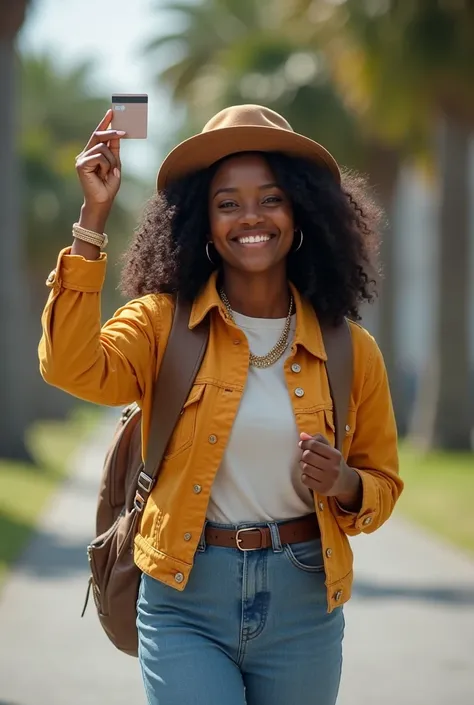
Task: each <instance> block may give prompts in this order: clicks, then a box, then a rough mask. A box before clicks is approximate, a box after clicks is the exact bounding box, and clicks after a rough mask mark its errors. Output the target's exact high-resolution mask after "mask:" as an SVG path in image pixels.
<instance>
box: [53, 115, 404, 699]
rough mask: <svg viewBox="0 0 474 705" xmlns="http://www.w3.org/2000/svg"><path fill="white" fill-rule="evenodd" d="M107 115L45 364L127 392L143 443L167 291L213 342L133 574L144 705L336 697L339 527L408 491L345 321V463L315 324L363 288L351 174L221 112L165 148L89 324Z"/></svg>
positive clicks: (378, 381) (107, 203)
mask: <svg viewBox="0 0 474 705" xmlns="http://www.w3.org/2000/svg"><path fill="white" fill-rule="evenodd" d="M110 121H111V115H110V113H108V114H107V115H106V117H105V118H104V120H103V121H102V123H101V124H100V125H99V128H98V130H97V131H96V132H94V134H93V135H92V137H91V139H90V141H89V143H88V144H87V146H86V148H85V149H84V151H83V152H82V153H81V155H80V156H79V157H78V159H77V170H78V174H79V178H80V181H81V185H82V188H83V191H84V204H83V206H82V210H81V216H80V220H79V224H75V225H74V226H73V235H74V242H73V245H72V248H70V249H69V248H68V249H65V250H63V251H62V252H61V254H60V256H59V260H58V264H57V267H56V269H55V270H54V271H53V272H52V273H51V275H50V276H49V278H48V285H49V287H50V288H51V293H50V297H49V300H48V303H47V304H46V308H45V312H44V316H43V337H42V340H41V343H40V361H41V372H42V374H43V376H44V378H45V379H46V381H48V382H49V383H51V384H54V385H56V386H58V387H61V388H62V389H65V390H66V391H68V392H70V393H71V394H74V395H75V396H78V397H81V398H83V399H87V400H89V401H92V402H96V403H99V404H107V405H122V404H128V403H130V402H132V401H138V403H139V404H140V405H141V407H142V409H143V440H144V447H146V441H147V438H148V434H149V433H152V432H153V429H150V428H149V420H150V410H151V395H152V391H153V386H154V380H155V379H156V375H157V372H158V370H159V367H160V363H161V359H162V354H163V350H164V349H165V347H166V342H167V339H168V335H169V332H170V328H171V323H172V317H173V310H174V295H175V294H176V293H179V295H180V296H182V297H183V298H185V299H188V300H189V301H192V302H193V306H192V312H191V316H190V321H189V325H190V326H191V327H192V326H195V325H197V324H198V323H199V322H200V321H201V320H203V318H204V317H205V316H209V317H210V337H209V343H208V348H207V351H206V354H205V357H204V360H203V363H202V365H201V368H200V370H199V372H198V375H197V377H196V379H195V383H194V386H193V387H192V390H191V393H190V395H189V398H188V400H187V402H186V404H185V406H184V408H183V411H182V414H181V417H180V420H179V422H178V424H177V426H176V428H175V431H174V434H173V436H172V438H171V441H170V443H169V446H168V448H167V452H166V456H165V460H164V462H163V465H162V468H161V472H160V479H159V482H158V483H157V486H156V487H155V488H154V489H153V491H152V493H151V495H150V498H149V500H148V502H147V506H146V508H145V511H144V512H143V515H142V520H141V525H140V530H139V532H138V534H137V536H136V540H135V562H136V564H137V565H138V566H139V568H140V569H141V570H142V571H143V575H142V581H141V587H140V594H139V599H138V605H137V611H138V622H137V624H138V631H139V643H140V654H139V655H140V664H141V669H142V674H143V679H144V683H145V688H146V692H147V697H148V702H149V703H150V705H158V704H159V705H188V704H189V705H191V704H193V705H222V704H223V703H225V705H244V703H247V705H295V704H296V703H298V705H334V703H335V702H336V698H337V692H338V687H339V680H340V673H341V664H342V639H343V630H344V618H343V608H342V605H343V603H345V602H346V601H347V600H348V599H349V597H350V591H351V583H352V553H351V549H350V547H349V543H348V540H347V535H355V534H357V533H360V532H361V531H365V532H371V531H374V530H375V529H377V528H378V527H379V526H380V525H381V524H382V523H383V522H384V521H385V520H386V519H387V518H388V517H389V516H390V514H391V512H392V510H393V507H394V504H395V502H396V500H397V498H398V496H399V494H400V492H401V489H402V483H401V480H400V479H399V477H398V462H397V439H396V430H395V422H394V417H393V411H392V405H391V400H390V393H389V388H388V383H387V376H386V372H385V368H384V364H383V360H382V356H381V354H380V351H379V349H378V347H377V345H376V343H375V341H374V340H373V338H372V337H371V336H370V335H369V334H368V333H367V332H366V331H365V330H364V329H363V328H361V327H360V326H359V325H358V324H356V323H353V322H351V323H350V330H351V337H352V345H353V356H354V363H353V367H354V368H353V383H352V393H351V400H350V411H349V418H348V419H347V425H346V437H345V439H344V446H343V454H342V455H341V453H339V451H337V450H336V449H335V448H334V447H333V444H334V423H333V414H332V403H331V396H330V392H329V386H328V380H327V377H326V374H325V367H324V360H325V350H324V345H323V341H322V335H321V329H320V321H324V320H329V321H331V322H338V321H341V320H343V317H344V316H348V317H350V318H351V319H357V318H358V315H359V307H360V305H361V303H363V302H364V301H370V300H371V299H372V297H373V280H372V271H373V256H374V253H375V250H376V245H377V242H376V240H377V238H376V225H377V211H376V209H375V207H374V206H373V204H372V203H371V201H370V199H369V198H368V196H367V195H366V194H365V193H364V191H363V188H362V185H361V182H360V180H359V179H358V178H356V177H355V176H353V175H352V176H351V175H347V174H346V175H345V176H343V178H342V183H341V174H340V171H339V167H338V165H337V163H336V162H335V160H334V159H333V157H332V156H331V155H330V154H329V153H328V152H327V151H326V150H325V149H324V148H323V147H321V146H320V145H318V144H317V143H315V142H313V141H312V140H309V139H308V138H305V137H303V136H301V135H297V134H295V133H294V132H293V131H292V129H291V127H290V126H289V125H288V123H287V122H286V121H285V120H284V119H283V118H282V117H281V116H279V115H277V114H276V113H274V112H273V111H271V110H268V109H266V108H262V107H260V106H237V107H233V108H229V109H227V110H225V111H223V112H221V113H219V114H218V115H216V116H215V117H214V118H213V119H212V120H211V121H210V122H209V123H208V124H207V125H206V127H205V128H204V130H203V132H202V134H200V135H197V136H195V137H193V138H191V139H190V140H187V141H186V142H184V143H182V144H181V145H179V146H178V147H177V148H176V149H175V150H173V151H172V152H171V154H170V155H168V157H167V159H166V160H165V162H164V163H163V165H162V167H161V169H160V173H159V176H158V193H157V195H156V196H154V197H153V198H152V200H151V203H150V205H149V208H148V210H147V212H146V214H145V217H144V219H143V222H142V224H141V226H140V227H139V228H138V230H137V232H136V233H135V236H134V239H133V241H132V244H131V246H130V249H129V251H128V253H127V255H126V257H125V267H124V272H123V288H124V290H125V292H126V293H127V294H128V295H129V296H131V297H133V298H134V300H132V301H131V302H130V303H128V304H126V305H125V306H124V307H123V308H121V309H120V310H119V311H118V312H117V313H116V314H115V316H114V317H113V318H112V319H111V320H110V321H108V322H107V323H106V324H105V325H104V326H103V327H102V328H101V326H100V290H101V286H102V282H103V278H104V274H105V255H104V254H103V253H102V252H101V248H103V247H104V246H105V240H106V238H105V236H104V235H103V232H104V230H105V225H106V221H107V216H108V214H109V211H110V208H111V206H112V203H113V200H114V198H115V196H116V194H117V191H118V189H119V186H120V168H121V166H120V139H121V137H123V136H124V135H123V133H118V132H114V131H110V130H107V128H108V127H109V124H110Z"/></svg>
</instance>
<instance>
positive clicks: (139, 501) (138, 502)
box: [133, 490, 145, 514]
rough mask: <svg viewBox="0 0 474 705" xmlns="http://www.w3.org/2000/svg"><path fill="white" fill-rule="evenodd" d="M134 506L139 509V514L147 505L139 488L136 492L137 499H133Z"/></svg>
mask: <svg viewBox="0 0 474 705" xmlns="http://www.w3.org/2000/svg"><path fill="white" fill-rule="evenodd" d="M133 506H134V507H135V509H136V510H137V512H138V513H139V514H141V513H142V512H143V509H144V507H145V500H144V499H143V497H142V496H141V494H140V492H139V491H138V490H137V491H136V493H135V499H134V500H133Z"/></svg>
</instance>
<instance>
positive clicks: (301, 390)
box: [295, 387, 304, 397]
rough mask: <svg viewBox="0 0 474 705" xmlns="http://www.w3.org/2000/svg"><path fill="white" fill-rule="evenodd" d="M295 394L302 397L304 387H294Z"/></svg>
mask: <svg viewBox="0 0 474 705" xmlns="http://www.w3.org/2000/svg"><path fill="white" fill-rule="evenodd" d="M295 394H296V396H297V397H304V389H302V388H301V387H296V389H295Z"/></svg>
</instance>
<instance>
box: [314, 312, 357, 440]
mask: <svg viewBox="0 0 474 705" xmlns="http://www.w3.org/2000/svg"><path fill="white" fill-rule="evenodd" d="M321 332H322V334H323V342H324V347H325V349H326V355H327V358H328V359H327V360H326V363H325V364H326V373H327V376H328V382H329V391H330V393H331V399H332V404H333V416H334V428H335V443H334V445H335V447H336V448H337V449H338V450H339V451H340V452H341V453H342V444H343V442H344V437H345V435H346V434H345V431H346V429H345V426H346V423H347V416H348V413H349V402H350V398H351V389H352V374H353V371H352V367H353V354H352V338H351V331H350V328H349V324H348V322H347V320H346V319H344V321H343V322H342V323H341V324H340V325H338V326H328V325H321Z"/></svg>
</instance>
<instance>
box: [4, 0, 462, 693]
mask: <svg viewBox="0 0 474 705" xmlns="http://www.w3.org/2000/svg"><path fill="white" fill-rule="evenodd" d="M120 91H122V92H130V93H148V94H149V130H150V137H149V139H148V140H146V141H143V142H132V141H131V142H129V143H125V144H124V145H123V158H122V159H123V175H124V179H123V186H122V188H121V191H120V194H119V199H118V202H117V204H116V206H115V207H114V211H113V214H112V217H111V219H110V222H109V225H108V231H109V236H110V245H109V249H108V252H109V269H108V280H107V285H106V290H105V293H104V300H103V314H104V318H105V317H106V316H108V315H110V313H112V312H113V310H114V309H115V308H117V307H118V306H119V305H120V304H121V303H122V299H121V297H120V294H119V292H118V291H117V282H118V272H119V267H120V254H121V252H122V250H123V249H124V247H125V245H126V243H127V240H128V238H129V237H130V235H131V232H132V230H133V228H134V225H135V223H136V221H137V218H139V216H140V212H141V209H142V208H143V205H144V203H145V201H146V200H147V198H148V197H149V196H150V195H151V193H152V192H153V189H154V181H155V175H156V172H157V170H158V168H159V165H160V162H161V160H162V159H163V157H164V156H165V155H166V153H167V151H168V150H169V149H170V148H171V147H172V146H174V144H176V143H177V142H178V141H180V140H181V139H183V138H185V137H187V136H189V135H191V134H193V133H195V132H199V131H200V130H201V128H202V126H203V125H204V123H205V122H206V121H207V120H208V119H209V118H210V117H211V116H212V115H213V114H214V113H216V112H217V111H218V110H220V109H221V108H223V107H225V106H227V105H229V104H235V103H261V104H265V105H267V106H269V107H271V108H273V109H275V110H277V111H278V112H280V113H282V114H283V115H284V116H285V117H286V118H287V119H288V120H289V121H290V123H291V124H292V126H293V128H294V129H295V130H296V131H298V132H302V133H304V134H306V135H308V136H309V137H312V138H314V139H316V140H318V141H319V142H322V143H323V144H324V145H325V146H326V147H327V148H328V149H329V150H330V151H331V152H332V153H333V154H334V156H335V157H336V158H337V160H338V161H339V162H340V163H341V164H343V165H345V166H347V167H349V168H353V169H356V170H360V171H362V172H363V173H366V174H368V176H369V178H370V181H371V184H372V185H373V188H374V191H375V193H376V196H377V198H378V199H379V202H380V203H381V204H382V205H383V207H384V209H385V212H386V214H387V224H386V227H385V230H384V233H383V244H382V251H381V257H382V261H383V269H384V281H383V285H382V289H381V295H380V297H379V299H378V301H377V303H376V305H374V306H372V307H370V308H368V309H367V310H366V311H364V320H363V323H364V325H365V326H366V327H368V328H369V330H370V331H371V332H372V333H373V334H374V335H375V337H376V339H377V341H378V342H379V344H380V346H381V348H382V351H383V353H384V356H385V360H386V364H387V367H388V371H389V376H390V382H391V388H392V394H393V398H394V404H395V409H396V415H397V422H398V427H399V432H400V452H401V461H402V473H403V475H404V477H405V480H406V483H407V487H406V490H405V493H404V495H403V497H402V499H401V501H400V507H399V509H398V510H397V512H400V516H401V521H405V518H407V519H408V520H409V521H410V522H412V523H413V524H410V526H411V525H413V526H414V527H419V530H420V531H426V532H427V536H428V537H429V540H433V541H438V542H439V546H440V547H441V546H443V547H444V546H446V547H448V549H449V551H451V552H452V551H454V552H456V555H457V552H459V556H460V560H461V561H464V563H463V565H464V564H465V565H467V564H469V565H470V566H472V565H474V563H473V561H474V511H473V510H472V506H473V500H474V452H473V442H474V433H473V428H474V206H473V202H474V198H473V196H474V5H473V3H472V2H471V0H176V1H173V0H169V1H168V2H166V0H134V2H133V6H132V3H130V2H128V1H127V0H114V2H113V3H104V4H99V3H96V2H94V1H93V0H67V1H66V0H64V1H61V0H29V1H28V0H0V167H1V169H0V271H1V274H0V287H1V300H2V306H1V307H0V405H1V407H0V408H2V411H3V413H2V415H1V419H0V589H1V586H2V579H3V582H4V583H7V582H8V579H10V576H11V574H12V567H13V569H15V566H18V565H20V566H21V565H22V563H21V560H24V558H23V559H22V555H23V553H22V551H24V550H25V547H28V546H29V545H30V544H29V540H30V539H31V537H32V535H33V534H32V531H34V529H36V531H37V534H38V532H39V531H40V529H39V527H40V526H41V521H43V519H42V517H44V509H45V507H48V506H50V505H48V504H47V502H48V501H51V498H52V497H55V496H59V495H56V494H54V493H55V492H56V491H57V490H59V489H60V488H61V487H63V486H64V485H63V484H62V482H63V479H64V478H65V477H69V476H70V473H71V472H72V470H71V468H73V467H75V466H74V462H73V461H72V459H71V458H73V457H77V453H78V452H79V449H80V448H82V445H81V444H83V443H88V439H89V437H90V434H91V433H96V434H97V433H98V430H100V429H103V428H104V426H103V424H104V423H105V428H108V426H107V423H108V420H107V421H104V417H103V416H102V415H101V412H99V410H98V409H96V408H95V407H91V406H89V405H85V404H82V403H78V402H77V401H76V400H74V399H73V398H71V397H68V396H66V395H65V394H62V393H61V392H58V391H56V390H54V389H51V388H50V387H48V386H47V385H45V384H44V383H43V382H42V380H41V379H40V377H39V373H38V372H37V369H38V363H37V355H36V347H37V343H38V340H39V336H40V315H41V310H42V308H43V305H44V303H45V300H46V297H47V290H46V288H45V285H44V282H45V279H46V277H47V275H48V274H49V272H50V270H51V269H53V267H54V266H55V261H56V257H57V253H58V251H59V249H60V248H62V247H64V246H67V245H68V244H69V243H70V241H71V225H72V223H73V222H74V221H75V220H77V216H78V213H79V208H80V204H81V194H80V189H79V186H78V182H77V179H76V175H75V171H74V159H75V156H76V154H78V153H79V152H80V151H81V149H82V148H83V146H84V144H85V143H86V141H87V139H88V137H89V135H90V133H91V132H92V130H93V129H94V128H95V126H96V125H97V123H98V122H99V120H100V119H101V117H102V115H103V114H104V112H105V111H106V109H107V108H108V106H109V104H110V97H111V94H112V93H114V92H120ZM111 431H112V427H111V428H110V433H111ZM101 433H102V432H101ZM104 434H105V435H102V439H103V440H102V444H103V445H102V446H100V444H99V446H98V450H97V457H96V462H97V469H96V474H97V477H98V476H99V474H100V463H101V461H102V453H103V451H104V450H105V448H106V447H107V444H108V442H109V440H110V435H109V436H107V434H106V433H105V431H104ZM99 435H100V434H99ZM74 453H76V456H74ZM94 501H95V496H94V492H91V502H90V503H89V504H88V505H87V507H88V509H85V510H84V511H85V512H86V513H87V512H89V515H88V516H87V519H86V524H87V522H88V523H89V525H91V526H93V512H94ZM417 530H418V528H416V529H415V528H413V532H415V531H417ZM408 536H409V538H408V543H410V540H411V538H413V536H415V534H413V535H412V534H409V535H408ZM413 540H414V539H413ZM394 545H395V552H397V550H400V551H401V547H400V546H401V545H400V546H399V545H398V544H397V543H396V541H395V544H394ZM433 545H435V544H433ZM436 545H438V544H436ZM81 546H82V544H81ZM81 550H82V548H81ZM440 550H442V549H441V548H440ZM382 553H383V550H382ZM18 560H20V563H18ZM453 570H454V571H455V573H456V568H453ZM65 571H66V573H67V570H66V569H65ZM86 572H87V571H86ZM58 575H59V576H60V575H61V571H59V573H58ZM30 578H31V575H30ZM454 603H456V600H454ZM467 603H468V604H469V605H470V609H471V616H472V605H473V600H468V601H467ZM0 604H1V603H0ZM463 605H465V603H464V602H463ZM0 623H1V620H0ZM473 633H474V632H473ZM426 640H427V641H429V638H428V636H426ZM421 643H422V645H423V644H424V642H423V641H422V642H421ZM472 646H474V643H472ZM473 653H474V650H473ZM471 666H472V664H471ZM433 668H434V666H433ZM473 678H474V677H473ZM1 694H2V691H1V687H0V699H1ZM466 694H467V691H466ZM469 694H470V695H474V683H473V685H472V691H470V693H469ZM28 702H29V701H28ZM32 702H33V701H32ZM35 702H36V705H38V703H40V702H43V701H42V700H41V699H40V700H36V701H35ZM45 702H46V701H45ZM50 702H52V701H50ZM68 702H75V700H74V701H73V700H72V699H70V700H69V701H68ZM81 702H82V701H81ZM84 702H86V701H84ZM87 702H89V701H87ZM90 702H95V701H93V700H90ZM102 702H103V701H102ZM117 702H118V701H117ZM353 702H354V703H355V702H356V701H355V700H354V701H353ZM357 702H358V701H357ZM364 702H365V704H366V705H367V703H368V702H370V701H369V700H367V699H366V700H365V701H364ZM374 702H375V701H374ZM386 702H388V701H386ZM404 702H405V703H408V702H410V703H411V702H412V701H411V700H407V699H405V700H404ZM415 702H420V703H421V702H423V701H422V700H417V699H414V700H413V703H415ZM439 702H440V703H441V702H442V701H441V700H440V701H439ZM443 702H445V701H443ZM452 702H458V701H456V700H453V701H452ZM459 702H461V700H459ZM466 702H467V701H466ZM25 703H26V700H25V701H24V703H23V705H25ZM432 703H436V704H437V703H438V701H437V700H432ZM0 705H5V704H4V703H0Z"/></svg>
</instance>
